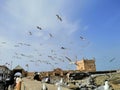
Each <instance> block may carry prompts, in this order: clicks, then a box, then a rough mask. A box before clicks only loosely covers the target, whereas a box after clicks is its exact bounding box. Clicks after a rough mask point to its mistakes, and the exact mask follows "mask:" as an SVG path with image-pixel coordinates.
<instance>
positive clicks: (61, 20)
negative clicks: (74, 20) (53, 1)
mask: <svg viewBox="0 0 120 90" xmlns="http://www.w3.org/2000/svg"><path fill="white" fill-rule="evenodd" d="M56 16H57V18H58V19H59V20H60V21H61V22H62V18H61V17H60V16H59V15H58V14H56Z"/></svg>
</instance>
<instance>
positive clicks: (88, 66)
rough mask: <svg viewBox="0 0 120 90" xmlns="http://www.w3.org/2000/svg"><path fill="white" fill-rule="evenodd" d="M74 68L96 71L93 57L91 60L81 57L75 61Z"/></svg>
mask: <svg viewBox="0 0 120 90" xmlns="http://www.w3.org/2000/svg"><path fill="white" fill-rule="evenodd" d="M76 69H77V70H79V71H89V72H93V71H96V65H95V59H93V60H88V59H83V60H80V61H76Z"/></svg>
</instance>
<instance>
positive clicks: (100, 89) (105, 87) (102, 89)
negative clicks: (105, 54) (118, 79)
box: [95, 80, 112, 90]
mask: <svg viewBox="0 0 120 90" xmlns="http://www.w3.org/2000/svg"><path fill="white" fill-rule="evenodd" d="M95 90H112V89H111V87H110V85H109V84H108V81H107V80H105V85H103V86H100V87H98V88H96V89H95Z"/></svg>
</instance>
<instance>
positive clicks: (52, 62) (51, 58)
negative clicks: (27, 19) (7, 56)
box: [0, 14, 85, 68]
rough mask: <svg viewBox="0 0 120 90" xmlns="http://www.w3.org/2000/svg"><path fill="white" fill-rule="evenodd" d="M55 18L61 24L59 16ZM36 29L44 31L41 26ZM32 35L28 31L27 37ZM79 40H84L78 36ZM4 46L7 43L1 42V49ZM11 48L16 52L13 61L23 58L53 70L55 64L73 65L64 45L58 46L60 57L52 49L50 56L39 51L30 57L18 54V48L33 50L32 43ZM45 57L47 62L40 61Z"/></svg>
mask: <svg viewBox="0 0 120 90" xmlns="http://www.w3.org/2000/svg"><path fill="white" fill-rule="evenodd" d="M56 18H57V20H59V21H60V22H61V23H62V22H63V19H62V17H61V16H60V15H59V14H56ZM36 29H37V30H39V31H41V32H42V31H43V30H44V28H42V27H41V26H36ZM44 31H45V30H44ZM33 34H34V33H33V32H32V31H28V35H30V36H31V37H32V36H33ZM48 35H49V37H50V38H55V37H54V35H53V34H52V33H50V32H48ZM80 39H81V40H85V38H84V37H83V36H80ZM5 44H7V42H5V41H3V42H1V44H0V45H1V46H0V47H2V45H5ZM43 45H44V44H43V43H41V44H40V46H41V47H42V46H43ZM13 47H15V48H17V49H16V51H15V52H13V54H14V55H13V56H11V57H12V58H14V59H13V60H16V59H23V58H24V59H26V60H29V62H30V63H36V62H38V63H39V64H41V63H44V64H47V65H50V66H51V67H53V68H55V67H56V66H58V65H57V64H59V62H69V64H75V63H74V60H73V61H72V59H71V58H70V57H68V56H67V54H66V52H67V51H68V48H67V47H64V45H63V46H61V47H59V46H58V48H59V50H60V49H61V52H63V54H61V55H59V53H58V50H54V49H53V47H52V48H51V55H46V54H44V53H42V52H40V50H39V49H35V50H34V52H32V53H31V55H30V54H27V53H25V52H22V51H20V52H19V48H20V49H21V50H22V48H23V49H25V48H27V49H29V50H30V49H32V48H33V45H32V42H31V43H25V42H18V43H15V45H13ZM34 54H36V55H37V54H38V57H39V59H37V58H36V57H37V56H36V55H34ZM45 56H46V57H48V59H49V60H47V59H46V60H45V59H44V60H43V59H42V60H40V58H41V57H45ZM27 64H28V63H27ZM25 65H26V64H25ZM28 66H29V65H28Z"/></svg>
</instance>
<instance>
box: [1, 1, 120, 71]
mask: <svg viewBox="0 0 120 90" xmlns="http://www.w3.org/2000/svg"><path fill="white" fill-rule="evenodd" d="M119 2H120V1H119V0H114V1H113V0H57V1H56V0H20V1H16V0H1V1H0V63H1V65H5V64H6V65H7V66H8V67H9V68H11V67H12V68H14V67H15V66H17V65H18V64H19V65H21V66H22V67H23V68H25V70H28V69H29V71H45V70H46V71H48V70H53V69H54V68H57V67H59V68H62V69H76V66H75V65H71V64H69V61H68V60H67V59H66V58H65V57H66V56H67V57H69V58H70V59H71V60H72V61H73V62H75V61H76V60H81V59H82V58H86V59H92V58H95V60H96V68H97V70H111V69H119V68H120V63H119V59H120V55H119V53H120V35H119V34H120V30H119V29H120V11H119V10H120V6H119ZM56 14H58V15H59V16H60V17H61V18H62V21H60V20H59V19H58V18H57V17H56ZM37 26H39V27H41V28H42V30H39V29H38V28H37ZM30 33H31V35H30ZM50 35H52V36H50ZM61 48H62V49H61ZM63 48H64V49H63ZM7 63H8V64H7ZM11 63H12V64H11ZM26 64H28V65H29V68H27V67H26Z"/></svg>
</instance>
